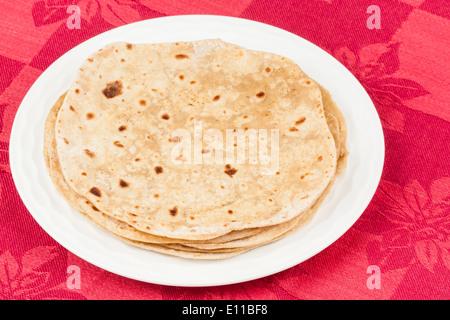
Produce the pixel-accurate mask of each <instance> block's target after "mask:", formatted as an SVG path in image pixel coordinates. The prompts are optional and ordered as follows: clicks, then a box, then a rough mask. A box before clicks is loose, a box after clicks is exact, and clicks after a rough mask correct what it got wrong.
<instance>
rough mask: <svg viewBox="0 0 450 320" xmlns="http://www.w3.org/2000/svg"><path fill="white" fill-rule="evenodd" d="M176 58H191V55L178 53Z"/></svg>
mask: <svg viewBox="0 0 450 320" xmlns="http://www.w3.org/2000/svg"><path fill="white" fill-rule="evenodd" d="M175 59H178V60H181V59H189V56H188V55H185V54H177V55H176V56H175Z"/></svg>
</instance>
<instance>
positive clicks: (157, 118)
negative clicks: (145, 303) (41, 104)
mask: <svg viewBox="0 0 450 320" xmlns="http://www.w3.org/2000/svg"><path fill="white" fill-rule="evenodd" d="M195 124H197V125H198V124H201V128H202V131H201V132H203V133H204V132H207V131H208V130H209V129H213V130H215V131H214V132H218V133H222V134H223V144H224V145H225V140H226V139H225V136H226V134H227V133H230V132H236V131H238V132H241V133H242V132H244V133H245V132H253V133H254V132H258V133H259V132H260V131H261V130H266V136H264V135H262V137H263V138H262V140H261V139H260V140H259V142H260V143H261V142H264V141H265V142H267V154H268V155H270V154H271V152H272V153H274V152H277V156H278V158H277V159H278V162H277V163H276V169H275V171H274V172H271V173H270V172H269V173H268V172H267V169H268V166H270V165H268V164H267V163H263V161H262V160H261V159H259V160H260V161H251V159H250V156H251V152H250V149H251V148H250V142H249V144H248V146H246V147H245V151H246V152H245V157H244V160H245V161H237V160H236V161H234V162H232V161H227V160H229V158H226V157H225V154H224V155H223V158H222V159H223V161H217V159H219V158H217V157H216V158H214V156H215V155H217V154H220V153H219V151H223V150H225V149H226V147H224V148H223V150H219V149H220V148H219V147H218V144H212V143H208V141H206V142H205V141H202V145H201V153H200V155H201V156H204V157H207V156H209V157H212V158H209V159H210V160H211V159H215V160H216V161H206V160H204V159H203V158H202V159H200V160H203V161H198V158H197V159H196V160H197V161H194V160H193V159H195V157H196V155H192V154H194V152H195V150H194V152H192V154H186V150H188V151H187V152H188V153H190V149H181V148H179V146H180V144H182V143H184V144H183V146H184V147H186V146H188V144H186V142H187V141H188V142H189V140H187V138H188V137H186V136H180V135H177V134H176V133H177V132H180V131H179V130H180V129H182V130H184V131H182V132H187V133H190V134H191V135H192V137H193V140H194V139H195V135H197V136H198V133H195V129H194V127H195ZM273 129H277V130H278V132H279V134H278V140H277V141H276V142H278V145H277V146H276V147H277V148H275V147H274V144H271V142H273V141H275V137H274V135H273V134H272V136H271V132H272V133H273V132H274V131H271V130H273ZM177 130H178V131H177ZM255 130H256V131H255ZM203 133H200V135H202V134H203ZM259 137H260V138H261V135H260V136H259ZM237 140H238V139H236V140H234V144H232V146H234V147H236V148H235V149H237ZM248 140H250V138H249V139H248ZM345 140H346V126H345V121H344V119H343V117H342V115H341V113H340V111H339V110H338V108H337V107H336V106H335V104H334V103H333V101H332V99H331V97H330V95H329V94H328V92H327V91H326V90H324V89H323V88H321V87H320V86H319V85H318V84H317V83H316V82H314V81H313V80H312V79H310V78H309V77H308V76H307V75H306V74H305V73H303V72H302V70H301V69H300V68H299V67H298V66H297V65H296V64H295V63H293V62H292V61H290V60H289V59H286V58H284V57H281V56H279V55H275V54H271V53H265V52H257V51H250V50H247V49H244V48H242V47H239V46H236V45H232V44H229V43H225V42H223V41H221V40H204V41H196V42H179V43H166V44H129V43H122V42H120V43H113V44H110V45H108V46H106V47H104V48H102V49H100V50H98V51H97V52H96V53H94V54H93V55H91V56H90V57H89V58H88V59H87V60H86V61H85V63H84V64H83V65H82V66H81V67H80V69H79V72H78V75H77V77H76V79H75V81H74V83H73V84H72V86H71V87H70V88H69V89H68V91H67V92H66V93H65V94H64V95H63V96H61V97H60V98H59V100H58V101H57V102H56V104H55V105H54V106H53V108H52V109H51V111H50V113H49V116H48V118H47V121H46V126H45V144H44V155H45V159H46V163H47V167H48V169H49V173H50V176H51V178H52V181H53V182H54V184H55V186H56V188H57V189H58V190H59V191H60V192H61V193H62V195H63V196H64V197H65V199H66V200H67V201H68V202H69V203H70V204H71V205H72V206H73V207H74V208H75V209H76V210H77V211H79V212H81V213H82V214H84V215H85V216H86V217H88V218H89V219H90V220H92V221H93V222H94V223H96V224H97V225H99V226H100V227H102V228H104V229H105V230H107V231H109V232H111V233H113V234H114V235H116V236H118V237H120V239H122V240H123V241H125V242H127V243H129V244H132V245H135V246H138V247H141V248H144V249H148V250H152V251H156V252H160V253H165V254H170V255H175V256H180V257H186V258H195V259H221V258H227V257H231V256H234V255H237V254H240V253H242V252H245V251H247V250H249V249H252V248H255V247H258V246H261V245H263V244H266V243H269V242H272V241H274V240H277V239H280V238H281V237H284V236H285V235H286V234H288V233H290V232H292V231H294V230H297V229H298V228H300V227H301V226H303V225H304V224H305V223H307V222H308V221H309V220H310V219H311V218H312V216H313V215H314V213H315V211H316V209H317V208H318V206H319V205H320V202H321V200H323V198H324V197H325V195H326V193H327V191H328V190H329V189H330V187H331V185H332V183H333V181H334V178H335V176H336V174H337V173H339V172H340V171H342V169H343V168H344V167H345V159H346V155H347V150H346V148H345ZM217 141H219V140H216V141H215V142H217ZM246 141H247V140H246ZM209 142H210V141H209ZM241 142H242V141H241ZM259 148H260V149H261V145H259ZM174 150H177V151H176V152H175V151H174ZM180 150H183V151H184V154H183V152H179V151H180ZM227 150H228V149H227ZM174 152H175V158H176V159H174ZM236 154H237V152H236ZM227 155H228V154H227ZM197 157H198V155H197ZM205 159H206V158H205ZM273 159H275V158H273ZM273 159H272V160H273ZM175 160H176V161H175ZM253 160H254V159H253ZM272 165H273V163H272ZM272 169H273V166H272Z"/></svg>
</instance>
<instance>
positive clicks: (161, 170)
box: [155, 166, 164, 174]
mask: <svg viewBox="0 0 450 320" xmlns="http://www.w3.org/2000/svg"><path fill="white" fill-rule="evenodd" d="M155 172H156V173H157V174H160V173H163V172H164V169H163V167H160V166H157V167H155Z"/></svg>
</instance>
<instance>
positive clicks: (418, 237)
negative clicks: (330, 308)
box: [0, 0, 450, 299]
mask: <svg viewBox="0 0 450 320" xmlns="http://www.w3.org/2000/svg"><path fill="white" fill-rule="evenodd" d="M72 4H74V5H78V6H79V8H80V11H81V28H80V29H69V28H68V27H67V25H66V21H67V18H68V17H69V16H70V14H68V13H67V7H68V6H69V5H72ZM373 4H375V5H376V6H378V8H379V9H380V29H376V28H375V29H371V28H369V27H368V24H367V23H368V22H367V21H368V19H369V25H371V23H374V22H376V21H375V20H371V19H372V18H370V17H371V15H372V14H376V12H375V11H371V9H370V10H368V7H369V6H371V5H373ZM199 13H200V14H218V15H228V16H236V17H242V18H247V19H252V20H257V21H261V22H265V23H268V24H271V25H274V26H277V27H280V28H283V29H286V30H288V31H291V32H293V33H295V34H297V35H299V36H301V37H303V38H306V39H307V40H309V41H311V42H313V43H315V44H317V45H318V46H320V47H322V48H323V49H324V50H326V51H327V52H329V53H330V54H332V55H334V56H335V57H336V58H337V59H339V60H340V61H341V62H342V63H343V64H344V65H345V66H347V68H348V69H349V70H350V71H351V72H353V74H354V75H355V76H356V77H357V78H358V79H359V81H360V82H361V83H362V84H363V85H364V87H365V88H366V90H367V91H368V93H369V94H370V96H371V98H372V99H373V101H374V103H375V106H376V108H377V110H378V112H379V114H380V117H381V119H382V124H383V129H384V134H385V139H386V161H385V169H384V173H383V176H382V179H381V182H380V185H379V188H378V190H377V192H376V194H375V197H374V199H373V200H372V202H371V203H370V205H369V207H368V208H367V210H366V211H365V212H364V214H363V215H362V217H361V218H360V219H359V220H358V221H357V223H356V224H355V225H354V226H353V227H352V228H351V229H350V230H349V231H348V232H347V233H346V234H345V235H344V236H342V237H341V238H340V239H339V240H338V241H337V242H335V243H334V244H333V245H331V246H330V247H328V248H327V249H326V250H324V251H323V252H321V253H320V254H318V255H316V256H314V257H313V258H311V259H309V260H307V261H306V262H304V263H301V264H299V265H297V266H295V267H293V268H291V269H288V270H286V271H283V272H281V273H278V274H275V275H272V276H269V277H266V278H263V279H259V280H255V281H250V282H246V283H241V284H235V285H229V286H221V287H211V288H176V287H168V286H161V285H153V284H147V283H142V282H139V281H134V280H130V279H126V278H123V277H120V276H117V275H115V274H111V273H109V272H107V271H104V270H102V269H100V268H98V267H95V266H93V265H91V264H90V263H87V262H85V261H83V260H81V259H80V258H78V257H77V256H75V255H73V254H71V253H70V252H68V251H67V250H65V249H64V248H63V247H61V246H60V245H59V244H58V243H56V242H55V241H54V240H53V239H52V238H51V237H50V236H49V235H47V233H46V232H45V231H43V230H42V228H41V227H40V226H39V225H38V224H37V223H36V222H35V221H34V220H33V218H32V217H31V215H30V214H29V213H28V211H27V209H26V208H25V206H24V205H23V203H22V201H21V200H20V198H19V196H18V194H17V191H16V189H15V187H14V183H13V180H12V177H11V170H10V168H9V160H8V144H9V135H10V131H11V126H12V123H13V119H14V115H15V113H16V111H17V108H18V107H19V104H20V102H21V100H22V99H23V97H24V95H25V94H26V92H27V90H28V89H29V88H30V86H31V85H32V84H33V82H34V81H35V80H36V79H37V78H38V77H39V75H40V74H41V73H42V72H43V71H44V70H45V69H46V68H47V67H48V66H49V65H50V64H51V63H52V62H53V61H55V60H56V59H57V58H58V57H60V56H61V55H62V54H64V53H65V52H66V51H68V50H69V49H71V48H73V47H74V46H76V45H77V44H79V43H81V42H82V41H84V40H86V39H89V38H90V37H92V36H94V35H97V34H99V33H101V32H103V31H106V30H109V29H112V28H114V27H117V26H121V25H124V24H127V23H131V22H135V21H139V20H143V19H151V18H155V17H162V16H169V15H180V14H199ZM0 39H1V45H0V69H1V72H0V79H1V82H0V182H1V183H0V201H1V204H0V299H43V298H57V299H227V298H230V299H449V298H450V251H449V250H450V238H449V237H450V217H449V214H450V160H449V159H450V148H449V141H450V123H449V121H450V106H449V102H448V101H449V98H450V95H449V89H450V64H449V58H450V6H449V3H448V0H399V1H397V0H377V1H373V0H286V1H283V0H264V1H260V0H242V1H238V0H182V1H174V0H152V1H147V0H139V1H131V0H115V1H100V0H59V1H57V0H34V1H23V0H16V1H6V0H2V1H1V3H0ZM36 187H38V186H36ZM69 265H76V266H79V267H80V270H81V289H69V288H68V286H67V285H66V279H67V275H68V274H67V267H68V266H69ZM369 266H376V267H375V269H377V268H379V269H378V270H379V271H380V274H379V278H377V279H376V281H378V280H379V281H378V282H376V281H375V280H374V281H373V282H372V280H371V279H369V277H370V276H371V275H372V274H371V273H370V272H371V270H373V269H370V268H369ZM368 268H369V270H368ZM374 276H377V274H376V273H375V274H374ZM375 283H378V284H380V286H379V289H378V288H377V287H375V288H373V285H371V284H375ZM371 288H372V289H371Z"/></svg>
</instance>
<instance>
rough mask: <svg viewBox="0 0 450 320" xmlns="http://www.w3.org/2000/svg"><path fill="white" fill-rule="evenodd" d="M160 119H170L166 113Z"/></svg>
mask: <svg viewBox="0 0 450 320" xmlns="http://www.w3.org/2000/svg"><path fill="white" fill-rule="evenodd" d="M161 118H162V119H164V120H169V119H170V116H169V115H168V114H167V113H164V114H163V115H162V116H161Z"/></svg>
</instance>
